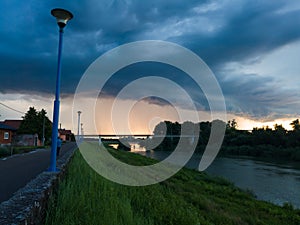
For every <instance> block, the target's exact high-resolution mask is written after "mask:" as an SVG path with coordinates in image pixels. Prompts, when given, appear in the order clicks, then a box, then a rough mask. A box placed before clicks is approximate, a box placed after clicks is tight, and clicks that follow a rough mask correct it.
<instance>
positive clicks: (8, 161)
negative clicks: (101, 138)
mask: <svg viewBox="0 0 300 225" xmlns="http://www.w3.org/2000/svg"><path fill="white" fill-rule="evenodd" d="M75 147H76V143H67V144H64V145H63V146H62V148H61V151H60V156H59V157H61V156H62V155H64V154H65V153H66V152H67V151H69V150H71V149H74V148H75ZM50 152H51V151H50V149H39V150H36V151H33V152H30V153H26V154H21V155H13V156H12V157H8V158H2V159H0V203H1V202H3V201H6V200H8V199H10V198H11V197H12V196H13V194H14V193H15V192H16V191H17V190H19V189H20V188H22V187H24V186H25V185H26V184H27V183H28V182H29V181H31V180H32V179H34V178H35V177H36V176H37V175H39V174H40V173H41V172H44V171H46V170H47V169H48V168H49V166H50Z"/></svg>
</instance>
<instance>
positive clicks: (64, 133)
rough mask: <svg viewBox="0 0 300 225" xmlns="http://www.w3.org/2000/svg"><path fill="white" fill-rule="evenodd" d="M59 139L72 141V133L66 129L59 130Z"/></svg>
mask: <svg viewBox="0 0 300 225" xmlns="http://www.w3.org/2000/svg"><path fill="white" fill-rule="evenodd" d="M58 133H59V137H60V139H61V140H62V141H72V135H73V134H72V131H71V130H66V129H58Z"/></svg>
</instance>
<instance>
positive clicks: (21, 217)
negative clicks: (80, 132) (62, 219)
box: [0, 148, 77, 225]
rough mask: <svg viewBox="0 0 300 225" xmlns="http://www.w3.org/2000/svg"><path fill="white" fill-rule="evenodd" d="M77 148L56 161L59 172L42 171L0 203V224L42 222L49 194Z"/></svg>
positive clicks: (14, 224) (29, 224) (32, 223)
mask: <svg viewBox="0 0 300 225" xmlns="http://www.w3.org/2000/svg"><path fill="white" fill-rule="evenodd" d="M76 149H77V148H74V149H73V150H70V151H68V152H67V153H65V154H64V155H63V156H62V157H61V158H60V159H59V160H58V161H57V168H58V169H59V172H43V173H41V174H39V175H38V176H37V177H36V178H35V179H34V180H32V181H30V182H29V183H28V184H27V185H26V186H25V187H24V188H21V189H20V190H18V191H17V192H16V194H15V195H14V196H13V197H12V198H10V199H9V200H8V201H5V202H2V203H1V204H0V224H5V225H36V224H43V222H44V219H45V215H46V209H47V205H48V199H49V196H50V195H51V194H52V192H53V191H54V190H55V189H56V188H57V186H58V183H59V181H60V180H61V179H62V178H63V177H64V175H65V173H66V169H67V165H68V163H69V162H70V160H71V159H72V157H73V155H74V152H75V151H76Z"/></svg>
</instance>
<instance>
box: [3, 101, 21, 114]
mask: <svg viewBox="0 0 300 225" xmlns="http://www.w3.org/2000/svg"><path fill="white" fill-rule="evenodd" d="M0 105H3V106H4V107H6V108H8V109H10V110H12V111H15V112H17V113H21V114H25V113H24V112H21V111H19V110H17V109H14V108H12V107H10V106H8V105H5V104H3V103H2V102H0Z"/></svg>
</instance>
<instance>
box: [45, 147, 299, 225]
mask: <svg viewBox="0 0 300 225" xmlns="http://www.w3.org/2000/svg"><path fill="white" fill-rule="evenodd" d="M111 154H113V155H114V156H115V157H116V158H119V159H120V160H121V161H124V162H127V163H129V164H132V165H149V164H153V163H155V162H156V161H155V160H152V159H148V158H145V157H142V156H140V155H136V154H133V153H129V152H121V151H114V150H112V151H111ZM245 179H246V178H245ZM50 224H52V225H57V224H60V225H64V224H65V225H72V224H84V225H87V224H88V225H93V224H95V225H96V224H97V225H98V224H104V225H131V224H136V225H144V224H145V225H146V224H147V225H150V224H153V225H154V224H155V225H160V224H161V225H168V224H170V225H171V224H172V225H193V224H195V225H196V224H201V225H202V224H226V225H228V224H255V225H256V224H272V225H275V224H290V225H291V224H300V210H293V209H292V207H291V206H289V205H286V206H285V207H279V206H276V205H273V204H271V203H267V202H262V201H257V200H255V199H254V197H252V196H251V195H250V194H249V193H246V192H243V191H241V190H240V189H238V188H237V187H235V186H233V185H232V184H231V183H229V182H228V181H226V180H224V179H221V178H212V177H211V176H208V175H206V174H205V173H200V172H197V171H193V170H189V169H182V170H181V171H180V172H179V173H177V174H176V175H175V176H173V177H172V178H170V179H169V180H167V181H164V182H162V183H160V184H155V185H151V186H146V187H128V186H123V185H119V184H116V183H113V182H111V181H109V180H106V179H105V178H103V177H101V176H100V175H98V174H97V173H96V172H94V171H93V170H92V169H91V168H90V167H89V166H88V165H87V163H86V162H85V161H84V159H83V158H82V156H81V154H80V152H79V151H77V152H76V153H75V156H74V158H73V160H72V162H71V164H70V165H69V168H68V173H67V176H66V177H65V179H64V180H63V181H62V182H61V184H60V185H59V188H58V191H57V193H55V195H54V196H52V197H51V199H50V202H49V209H48V214H47V218H46V225H50Z"/></svg>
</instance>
